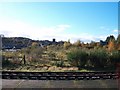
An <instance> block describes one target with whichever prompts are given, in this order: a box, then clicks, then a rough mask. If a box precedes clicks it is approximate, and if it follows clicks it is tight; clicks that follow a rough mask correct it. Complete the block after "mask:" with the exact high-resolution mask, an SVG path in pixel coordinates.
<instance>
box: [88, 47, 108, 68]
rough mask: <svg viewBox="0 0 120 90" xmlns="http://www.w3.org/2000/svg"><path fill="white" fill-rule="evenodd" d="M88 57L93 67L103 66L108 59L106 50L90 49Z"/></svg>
mask: <svg viewBox="0 0 120 90" xmlns="http://www.w3.org/2000/svg"><path fill="white" fill-rule="evenodd" d="M89 59H90V62H91V64H92V65H93V66H94V67H105V66H106V65H107V61H108V53H107V51H106V50H103V49H101V50H100V49H98V50H92V51H90V54H89Z"/></svg>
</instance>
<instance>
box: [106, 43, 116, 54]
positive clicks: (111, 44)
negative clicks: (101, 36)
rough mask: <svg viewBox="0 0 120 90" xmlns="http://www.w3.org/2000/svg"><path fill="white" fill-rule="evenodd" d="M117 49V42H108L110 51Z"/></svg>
mask: <svg viewBox="0 0 120 90" xmlns="http://www.w3.org/2000/svg"><path fill="white" fill-rule="evenodd" d="M113 50H115V42H114V41H109V43H108V51H110V52H111V51H113Z"/></svg>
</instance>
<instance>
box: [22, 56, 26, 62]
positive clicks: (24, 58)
mask: <svg viewBox="0 0 120 90" xmlns="http://www.w3.org/2000/svg"><path fill="white" fill-rule="evenodd" d="M23 62H24V64H26V60H25V55H24V56H23Z"/></svg>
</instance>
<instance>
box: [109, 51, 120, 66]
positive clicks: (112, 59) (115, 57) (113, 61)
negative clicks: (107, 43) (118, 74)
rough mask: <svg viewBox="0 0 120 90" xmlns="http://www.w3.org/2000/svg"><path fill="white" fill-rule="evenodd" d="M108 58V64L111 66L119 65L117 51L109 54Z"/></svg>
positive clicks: (118, 53)
mask: <svg viewBox="0 0 120 90" xmlns="http://www.w3.org/2000/svg"><path fill="white" fill-rule="evenodd" d="M109 57H110V62H111V64H112V65H115V64H117V63H120V52H119V51H113V52H111V53H110V55H109Z"/></svg>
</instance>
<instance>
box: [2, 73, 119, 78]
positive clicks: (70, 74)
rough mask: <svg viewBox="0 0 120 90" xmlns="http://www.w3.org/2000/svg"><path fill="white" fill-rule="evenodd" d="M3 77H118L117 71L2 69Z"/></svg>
mask: <svg viewBox="0 0 120 90" xmlns="http://www.w3.org/2000/svg"><path fill="white" fill-rule="evenodd" d="M1 78H2V79H27V80H97V79H118V78H119V75H118V74H117V73H115V72H17V71H16V72H15V71H2V75H1Z"/></svg>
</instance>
